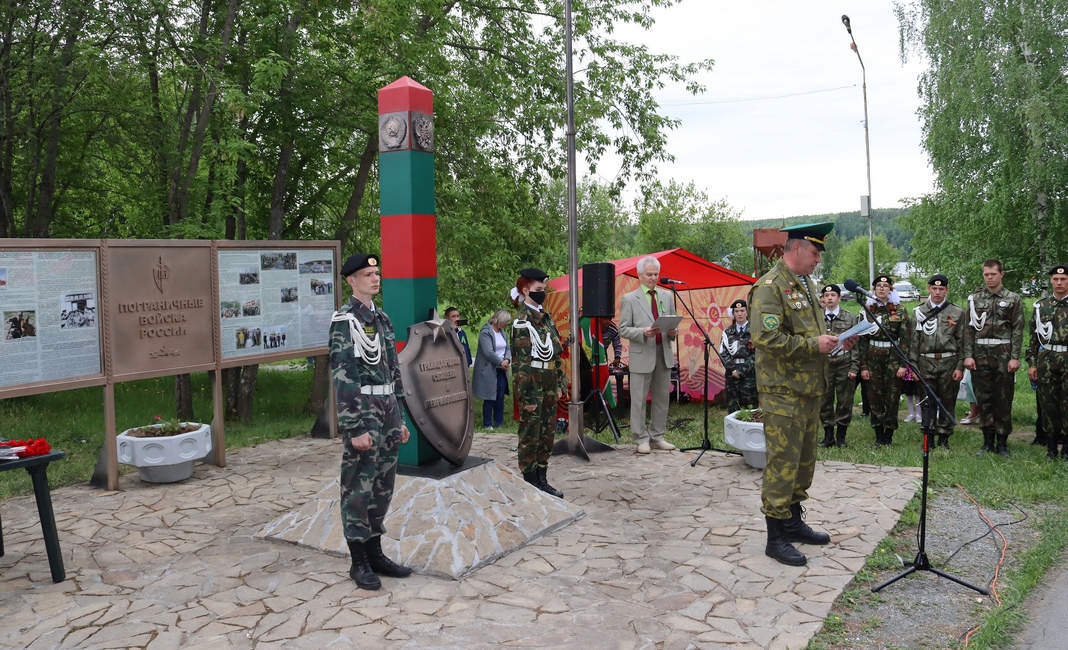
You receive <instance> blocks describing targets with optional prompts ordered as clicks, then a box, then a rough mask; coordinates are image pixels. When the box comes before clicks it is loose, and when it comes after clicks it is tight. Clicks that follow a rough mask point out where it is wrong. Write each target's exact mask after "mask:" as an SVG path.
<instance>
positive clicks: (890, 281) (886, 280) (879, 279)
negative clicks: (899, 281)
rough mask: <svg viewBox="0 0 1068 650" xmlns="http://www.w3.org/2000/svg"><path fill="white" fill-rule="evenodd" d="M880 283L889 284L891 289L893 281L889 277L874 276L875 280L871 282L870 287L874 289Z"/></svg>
mask: <svg viewBox="0 0 1068 650" xmlns="http://www.w3.org/2000/svg"><path fill="white" fill-rule="evenodd" d="M880 282H885V283H887V284H889V285H890V286H891V287H892V286H894V281H893V280H891V279H890V276H889V275H877V276H875V279H874V280H872V281H871V286H872V287H874V286H875V285H877V284H879V283H880Z"/></svg>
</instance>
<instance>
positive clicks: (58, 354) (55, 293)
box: [0, 250, 103, 388]
mask: <svg viewBox="0 0 1068 650" xmlns="http://www.w3.org/2000/svg"><path fill="white" fill-rule="evenodd" d="M99 291H100V288H99V286H98V282H97V253H96V251H93V250H85V251H79V250H53V251H34V250H0V325H2V328H3V333H2V336H0V388H2V387H7V386H18V385H24V384H35V383H40V382H54V381H66V380H73V379H78V378H82V377H93V376H99V375H101V374H102V373H103V369H102V365H101V354H100V351H101V328H100V321H99V315H98V312H97V307H98V304H97V302H98V300H99V297H100V295H99Z"/></svg>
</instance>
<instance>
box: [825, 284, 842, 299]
mask: <svg viewBox="0 0 1068 650" xmlns="http://www.w3.org/2000/svg"><path fill="white" fill-rule="evenodd" d="M828 291H833V292H835V293H837V294H838V295H839V296H840V295H842V290H841V289H840V288H839V287H838V285H837V284H828V285H827V286H825V287H823V289H822V290H821V291H820V294H821V295H822V294H825V293H827V292H828Z"/></svg>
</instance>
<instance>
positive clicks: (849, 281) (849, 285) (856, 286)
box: [845, 278, 878, 300]
mask: <svg viewBox="0 0 1068 650" xmlns="http://www.w3.org/2000/svg"><path fill="white" fill-rule="evenodd" d="M845 288H846V289H848V290H850V291H852V292H853V293H854V294H857V295H859V296H864V297H866V298H871V299H872V300H878V298H876V297H875V294H874V293H872V292H871V291H868V290H867V289H865V288H863V287H861V286H860V283H859V282H857V281H856V280H854V279H853V278H846V281H845Z"/></svg>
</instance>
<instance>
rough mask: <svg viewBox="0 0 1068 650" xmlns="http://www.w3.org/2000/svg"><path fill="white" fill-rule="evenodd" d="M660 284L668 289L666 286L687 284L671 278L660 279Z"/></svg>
mask: <svg viewBox="0 0 1068 650" xmlns="http://www.w3.org/2000/svg"><path fill="white" fill-rule="evenodd" d="M660 284H662V285H664V286H665V287H666V286H669V285H672V284H686V283H685V282H683V281H682V280H672V279H671V278H660Z"/></svg>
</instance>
